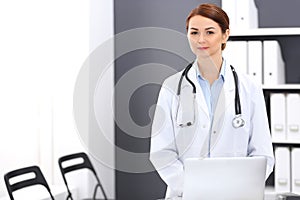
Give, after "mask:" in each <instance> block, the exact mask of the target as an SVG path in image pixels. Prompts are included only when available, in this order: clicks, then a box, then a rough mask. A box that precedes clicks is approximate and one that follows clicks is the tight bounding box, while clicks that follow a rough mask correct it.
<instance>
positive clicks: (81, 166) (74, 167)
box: [58, 152, 107, 200]
mask: <svg viewBox="0 0 300 200" xmlns="http://www.w3.org/2000/svg"><path fill="white" fill-rule="evenodd" d="M78 158H82V159H83V162H82V163H76V164H72V165H69V166H66V167H63V162H65V161H70V160H73V159H78ZM58 164H59V168H60V171H61V174H62V177H63V179H64V182H65V185H66V187H67V190H68V196H67V200H68V199H70V200H73V197H72V193H71V191H70V189H69V186H68V183H67V180H66V176H65V175H66V174H67V173H69V172H72V171H75V170H80V169H84V168H87V169H90V170H91V171H92V172H93V174H94V176H95V178H96V180H97V184H96V186H95V188H94V194H93V198H92V199H93V200H94V199H95V198H96V194H97V189H98V187H99V188H100V189H101V191H102V194H103V197H104V199H105V200H107V196H106V194H105V191H104V189H103V186H102V184H101V182H100V180H99V178H98V176H97V173H96V171H95V169H94V167H93V165H92V163H91V161H90V159H89V157H88V156H87V154H86V153H83V152H81V153H75V154H71V155H66V156H63V157H61V158H59V160H58Z"/></svg>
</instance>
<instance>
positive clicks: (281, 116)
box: [270, 93, 286, 142]
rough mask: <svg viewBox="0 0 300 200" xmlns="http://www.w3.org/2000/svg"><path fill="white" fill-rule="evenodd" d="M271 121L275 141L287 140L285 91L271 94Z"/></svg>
mask: <svg viewBox="0 0 300 200" xmlns="http://www.w3.org/2000/svg"><path fill="white" fill-rule="evenodd" d="M270 121H271V134H272V140H273V141H279V142H282V141H285V140H286V97H285V94H283V93H271V95H270Z"/></svg>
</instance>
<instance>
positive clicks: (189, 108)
mask: <svg viewBox="0 0 300 200" xmlns="http://www.w3.org/2000/svg"><path fill="white" fill-rule="evenodd" d="M186 29H187V37H188V41H189V44H190V48H191V50H192V52H193V53H194V54H195V56H196V59H195V61H194V62H193V64H192V66H191V69H190V70H189V71H188V72H187V78H188V79H190V81H191V82H192V83H193V84H194V85H195V89H196V93H195V95H194V93H193V88H192V87H191V83H189V81H188V80H186V79H185V78H183V79H182V81H181V86H180V87H179V89H178V83H179V82H180V77H181V75H182V72H179V73H177V74H175V75H173V76H171V77H169V78H167V79H166V80H165V81H164V83H163V86H162V88H161V91H160V94H159V97H158V101H157V107H156V111H155V116H154V120H153V125H152V138H151V150H150V160H151V162H152V163H153V165H154V167H155V168H156V170H157V171H158V173H159V175H160V176H161V178H162V179H163V180H164V181H165V183H166V184H167V186H168V189H167V193H166V197H176V196H181V195H182V188H183V171H184V160H185V159H186V158H191V157H196V158H197V157H238V156H240V157H245V156H265V157H266V158H267V173H266V178H267V177H268V176H269V175H270V173H271V172H272V170H273V165H274V156H273V149H272V142H271V136H270V130H269V125H268V118H267V114H266V108H265V101H264V96H263V93H262V89H261V86H259V85H256V84H255V83H254V82H253V81H252V80H251V78H249V77H248V76H247V75H244V74H241V73H239V72H238V67H239V66H236V68H237V70H236V71H237V77H238V82H237V88H238V94H239V96H240V102H241V110H242V114H241V115H242V119H243V121H234V120H233V119H234V118H235V117H236V111H235V109H236V108H235V105H236V102H235V88H236V85H235V80H234V73H233V71H234V69H232V68H231V66H230V63H227V62H226V60H225V59H224V58H223V57H222V50H224V49H225V47H226V42H227V39H228V37H229V32H230V31H229V18H228V16H227V14H226V13H225V12H224V11H223V10H222V9H221V8H219V7H218V6H216V5H214V4H202V5H200V6H199V7H197V8H195V9H193V10H192V11H191V13H190V14H189V16H188V17H187V20H186ZM241 67H243V66H241ZM179 93H180V95H178V94H179ZM234 123H235V124H234Z"/></svg>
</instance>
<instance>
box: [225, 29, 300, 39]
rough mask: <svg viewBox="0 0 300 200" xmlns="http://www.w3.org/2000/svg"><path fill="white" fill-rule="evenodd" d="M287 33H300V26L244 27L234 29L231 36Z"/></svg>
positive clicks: (283, 34) (281, 34)
mask: <svg viewBox="0 0 300 200" xmlns="http://www.w3.org/2000/svg"><path fill="white" fill-rule="evenodd" d="M285 35H287V36H288V35H299V36H300V28H257V29H248V30H247V29H243V30H232V31H231V33H230V36H232V37H241V36H285Z"/></svg>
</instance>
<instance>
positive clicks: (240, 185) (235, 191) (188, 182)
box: [182, 157, 267, 200]
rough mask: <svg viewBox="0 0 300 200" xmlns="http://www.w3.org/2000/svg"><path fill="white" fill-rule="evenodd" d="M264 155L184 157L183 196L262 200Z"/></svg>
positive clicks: (189, 199) (195, 199) (205, 199)
mask: <svg viewBox="0 0 300 200" xmlns="http://www.w3.org/2000/svg"><path fill="white" fill-rule="evenodd" d="M266 164H267V160H266V158H265V157H221V158H204V159H203V158H202V159H201V158H189V159H186V160H185V175H184V187H183V198H182V199H183V200H199V199H201V200H212V199H213V200H248V199H249V200H254V199H255V200H263V199H264V189H265V175H266Z"/></svg>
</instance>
